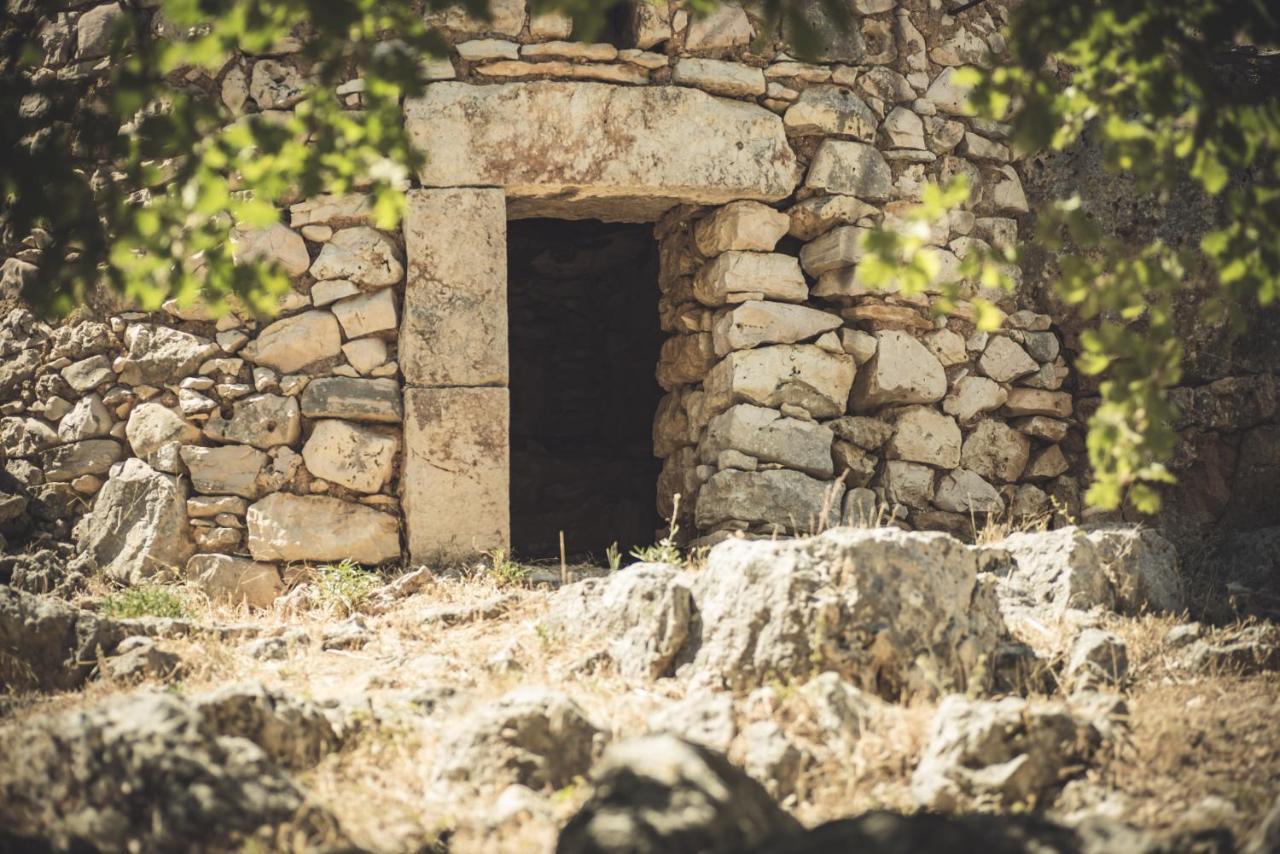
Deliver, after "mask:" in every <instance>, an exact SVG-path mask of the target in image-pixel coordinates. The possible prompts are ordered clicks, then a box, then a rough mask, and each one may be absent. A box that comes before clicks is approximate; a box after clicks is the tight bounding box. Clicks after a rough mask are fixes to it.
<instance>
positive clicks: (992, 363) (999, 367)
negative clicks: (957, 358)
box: [978, 335, 1040, 383]
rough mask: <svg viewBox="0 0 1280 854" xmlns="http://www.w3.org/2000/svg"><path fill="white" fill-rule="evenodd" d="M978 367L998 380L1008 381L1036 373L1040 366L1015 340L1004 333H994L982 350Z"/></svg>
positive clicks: (1000, 381) (1001, 381)
mask: <svg viewBox="0 0 1280 854" xmlns="http://www.w3.org/2000/svg"><path fill="white" fill-rule="evenodd" d="M978 367H979V368H981V369H982V372H983V373H984V374H986V375H987V376H989V377H991V379H993V380H995V381H996V382H999V383H1007V382H1012V381H1013V380H1016V379H1017V378H1018V377H1023V376H1026V375H1027V374H1032V373H1035V372H1036V370H1037V369H1038V368H1039V367H1040V366H1039V365H1038V364H1037V363H1036V360H1035V359H1033V358H1031V357H1030V356H1028V355H1027V351H1026V350H1023V349H1022V348H1021V347H1019V346H1018V345H1017V344H1016V343H1014V341H1012V340H1011V339H1009V338H1006V337H1005V336H1003V335H994V336H992V338H991V342H990V343H989V344H987V349H986V350H984V351H983V352H982V358H980V359H979V360H978Z"/></svg>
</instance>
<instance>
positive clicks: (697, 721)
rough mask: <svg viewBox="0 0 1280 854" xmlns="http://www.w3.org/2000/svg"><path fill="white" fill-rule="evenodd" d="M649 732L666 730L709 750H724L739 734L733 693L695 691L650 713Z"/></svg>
mask: <svg viewBox="0 0 1280 854" xmlns="http://www.w3.org/2000/svg"><path fill="white" fill-rule="evenodd" d="M647 723H648V727H649V732H651V733H669V734H671V735H676V736H679V737H680V738H683V739H685V740H687V741H691V742H693V743H694V744H700V745H702V746H703V747H709V748H711V749H712V750H722V751H727V750H728V749H729V745H730V744H731V743H732V742H733V738H734V736H735V735H737V734H738V724H737V721H735V720H734V714H733V695H732V694H730V693H728V692H727V691H704V690H697V691H692V692H690V693H689V694H686V695H685V697H684V698H683V699H681V700H679V701H678V702H675V703H672V704H671V705H669V706H665V707H664V708H661V709H659V710H658V711H657V712H655V713H654V714H652V715H650V716H649V720H648V722H647Z"/></svg>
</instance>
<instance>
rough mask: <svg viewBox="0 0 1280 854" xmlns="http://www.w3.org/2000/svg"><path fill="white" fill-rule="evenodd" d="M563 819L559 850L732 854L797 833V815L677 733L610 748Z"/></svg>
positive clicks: (591, 853)
mask: <svg viewBox="0 0 1280 854" xmlns="http://www.w3.org/2000/svg"><path fill="white" fill-rule="evenodd" d="M592 777H593V780H594V782H595V788H594V790H593V792H592V796H591V799H590V800H588V801H587V802H586V803H585V804H584V805H583V807H582V809H581V810H579V811H578V813H577V815H575V816H574V817H573V818H572V819H571V820H570V821H569V823H568V825H566V826H565V828H564V830H563V831H562V832H561V834H560V840H559V843H558V844H557V847H556V850H557V851H558V852H560V854H622V852H624V851H625V852H631V854H694V852H701V854H730V852H736V851H748V850H756V848H757V847H758V846H761V845H764V844H766V843H769V842H771V841H775V840H778V839H783V838H787V837H789V836H791V835H793V834H798V833H799V832H800V830H801V826H800V824H799V822H797V821H796V820H795V819H794V818H792V817H791V816H790V815H788V814H787V813H786V812H785V811H784V810H783V809H782V808H781V807H779V806H778V805H777V804H775V803H774V801H773V799H772V798H771V797H769V794H768V792H766V791H765V789H764V787H763V786H761V785H760V784H759V783H757V782H756V781H755V780H752V779H751V778H750V777H748V776H747V775H746V774H745V773H743V772H742V771H741V770H739V769H738V768H735V767H734V766H733V765H731V764H730V763H729V761H728V760H727V759H725V757H724V756H723V755H722V754H719V753H716V752H715V751H712V750H709V749H707V748H705V747H701V746H699V745H696V744H692V743H690V742H687V741H684V740H681V739H679V738H677V737H675V736H671V735H657V736H646V737H644V738H633V739H630V740H628V741H625V742H622V743H620V744H617V745H615V746H613V747H612V748H610V749H609V750H608V751H607V752H606V753H605V756H604V759H603V760H602V761H601V762H600V764H599V765H598V766H596V768H595V769H594V770H593V773H592Z"/></svg>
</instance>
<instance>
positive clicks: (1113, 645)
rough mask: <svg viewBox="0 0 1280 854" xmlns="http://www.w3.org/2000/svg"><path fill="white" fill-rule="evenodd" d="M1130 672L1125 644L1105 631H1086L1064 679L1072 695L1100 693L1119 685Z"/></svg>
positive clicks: (1077, 642)
mask: <svg viewBox="0 0 1280 854" xmlns="http://www.w3.org/2000/svg"><path fill="white" fill-rule="evenodd" d="M1128 672H1129V649H1128V647H1127V646H1126V645H1125V642H1124V641H1122V640H1121V639H1120V638H1118V637H1117V636H1115V635H1114V634H1112V633H1111V632H1108V631H1104V630H1102V629H1092V628H1090V629H1085V630H1084V631H1082V632H1081V633H1080V634H1079V635H1077V636H1076V639H1075V641H1074V642H1073V643H1072V644H1071V654H1070V655H1069V656H1068V657H1067V664H1066V668H1065V669H1064V671H1063V677H1064V681H1065V683H1066V685H1067V686H1068V687H1069V688H1070V690H1072V691H1080V690H1098V689H1100V688H1110V687H1115V686H1117V685H1119V684H1120V683H1121V682H1122V681H1124V677H1125V675H1126V674H1127V673H1128Z"/></svg>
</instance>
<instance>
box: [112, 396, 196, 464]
mask: <svg viewBox="0 0 1280 854" xmlns="http://www.w3.org/2000/svg"><path fill="white" fill-rule="evenodd" d="M125 436H126V437H127V438H128V440H129V446H130V447H131V448H133V453H134V455H135V456H138V457H143V458H146V457H149V456H150V455H151V454H152V453H154V452H155V451H156V450H158V449H160V448H161V447H163V446H165V445H169V444H175V443H176V444H179V445H188V444H191V443H193V442H198V441H199V440H200V428H199V427H197V426H196V425H194V424H192V423H191V422H190V421H187V420H186V419H185V418H183V417H182V416H181V415H179V414H178V413H177V412H174V411H173V410H172V409H170V408H169V407H167V406H164V405H162V404H159V403H151V402H148V403H142V404H139V405H138V406H135V407H134V408H133V410H132V411H131V412H130V413H129V421H128V423H126V424H125Z"/></svg>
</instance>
